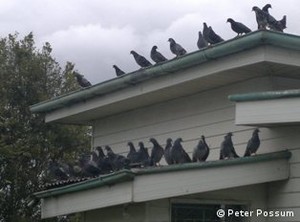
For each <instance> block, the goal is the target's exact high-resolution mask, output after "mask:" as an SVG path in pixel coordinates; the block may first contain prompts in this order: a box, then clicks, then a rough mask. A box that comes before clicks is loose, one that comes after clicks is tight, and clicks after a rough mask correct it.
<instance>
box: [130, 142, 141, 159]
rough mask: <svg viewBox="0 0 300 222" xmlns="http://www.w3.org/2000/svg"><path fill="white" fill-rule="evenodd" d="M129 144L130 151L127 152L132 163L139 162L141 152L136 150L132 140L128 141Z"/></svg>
mask: <svg viewBox="0 0 300 222" xmlns="http://www.w3.org/2000/svg"><path fill="white" fill-rule="evenodd" d="M127 145H128V146H129V152H128V154H127V158H128V159H129V160H130V162H131V163H138V162H139V153H138V152H137V151H136V149H135V147H134V145H133V143H132V142H128V143H127Z"/></svg>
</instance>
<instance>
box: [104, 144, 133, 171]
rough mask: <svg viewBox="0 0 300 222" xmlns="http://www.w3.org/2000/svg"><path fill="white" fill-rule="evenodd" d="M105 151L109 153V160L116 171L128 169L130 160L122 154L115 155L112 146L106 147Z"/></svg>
mask: <svg viewBox="0 0 300 222" xmlns="http://www.w3.org/2000/svg"><path fill="white" fill-rule="evenodd" d="M105 150H106V152H107V156H108V158H109V160H110V161H111V165H112V167H113V170H114V171H117V170H121V169H124V168H128V166H129V162H130V161H129V159H127V158H126V157H124V156H122V155H120V154H115V153H114V152H113V151H112V149H111V148H110V146H105Z"/></svg>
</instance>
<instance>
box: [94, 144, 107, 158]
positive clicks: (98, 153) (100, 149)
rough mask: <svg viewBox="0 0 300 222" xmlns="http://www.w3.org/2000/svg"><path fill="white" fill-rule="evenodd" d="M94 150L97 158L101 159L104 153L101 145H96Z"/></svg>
mask: <svg viewBox="0 0 300 222" xmlns="http://www.w3.org/2000/svg"><path fill="white" fill-rule="evenodd" d="M95 152H97V155H98V158H99V159H103V158H104V157H105V154H104V152H103V149H102V147H101V146H97V147H96V148H95Z"/></svg>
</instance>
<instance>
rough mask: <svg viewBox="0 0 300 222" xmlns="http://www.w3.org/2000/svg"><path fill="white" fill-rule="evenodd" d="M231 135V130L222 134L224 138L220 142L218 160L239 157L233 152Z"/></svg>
mask: <svg viewBox="0 0 300 222" xmlns="http://www.w3.org/2000/svg"><path fill="white" fill-rule="evenodd" d="M231 137H232V133H231V132H230V133H227V134H226V135H225V136H224V140H223V142H222V143H221V149H220V160H223V159H228V158H237V157H239V156H238V155H237V154H236V152H235V149H234V146H233V143H232V139H231Z"/></svg>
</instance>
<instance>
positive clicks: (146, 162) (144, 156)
mask: <svg viewBox="0 0 300 222" xmlns="http://www.w3.org/2000/svg"><path fill="white" fill-rule="evenodd" d="M138 145H139V147H140V148H139V150H138V151H137V152H138V154H139V162H140V163H141V164H142V166H144V167H146V166H152V165H153V164H152V163H151V159H150V156H149V153H148V149H147V148H145V146H144V143H143V142H139V144H138Z"/></svg>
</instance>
